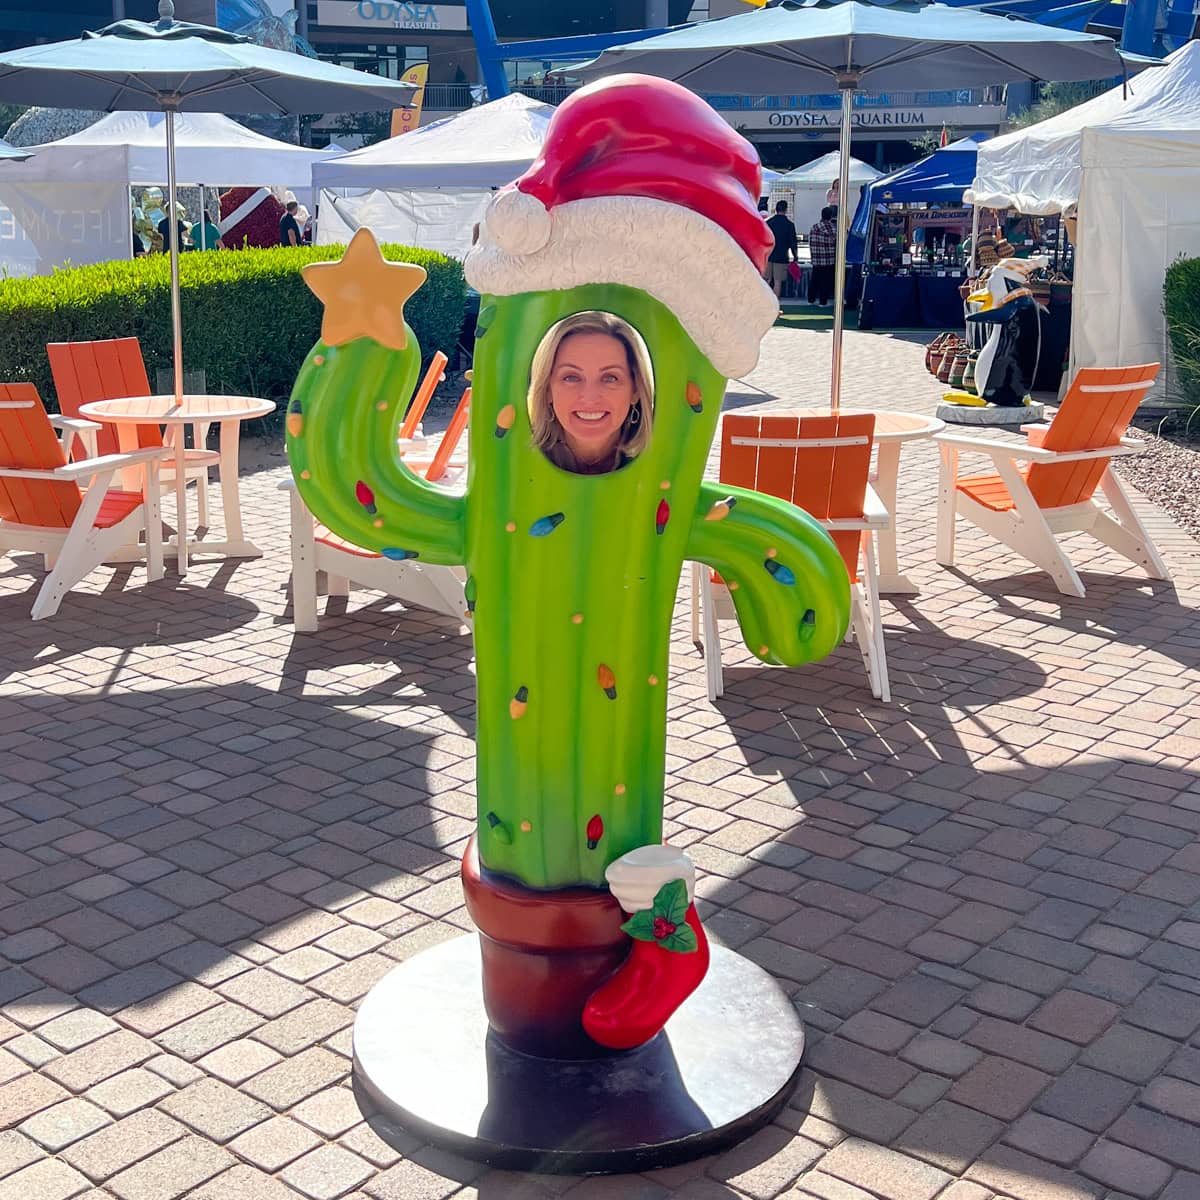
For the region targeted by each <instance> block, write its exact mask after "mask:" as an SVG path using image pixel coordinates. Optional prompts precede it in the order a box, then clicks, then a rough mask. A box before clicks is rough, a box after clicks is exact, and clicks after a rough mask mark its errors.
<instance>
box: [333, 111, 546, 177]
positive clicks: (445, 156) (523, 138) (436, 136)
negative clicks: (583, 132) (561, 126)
mask: <svg viewBox="0 0 1200 1200" xmlns="http://www.w3.org/2000/svg"><path fill="white" fill-rule="evenodd" d="M553 114H554V108H553V106H552V105H549V104H542V103H539V102H538V101H537V100H531V99H529V97H528V96H522V95H511V96H505V97H503V98H502V99H500V100H493V101H491V103H490V104H481V105H479V106H478V107H477V108H468V109H467V110H466V111H465V112H461V113H459V114H457V115H456V116H453V117H446V118H445V119H444V120H441V121H435V122H434V123H433V124H432V125H424V126H422V127H421V128H420V129H415V130H413V132H412V133H406V134H404V136H403V137H394V138H388V139H387V140H386V141H382V142H378V143H377V144H376V145H374V146H367V147H366V148H365V149H362V150H355V151H353V152H352V153H350V154H346V155H343V156H342V157H341V158H339V159H338V160H337V161H336V162H328V163H324V164H321V165H318V166H317V167H315V168H314V170H313V185H314V186H315V187H318V188H446V189H448V190H451V191H462V190H468V189H490V188H498V187H503V186H504V185H505V184H507V183H511V182H512V181H513V180H514V179H516V177H517V176H518V175H521V174H523V173H524V172H525V171H526V170H527V169H528V168H529V166H530V164H531V163H532V162H533V160H534V159H535V158H537V156H538V155H539V154H540V153H541V150H542V143H543V142H544V141H545V139H546V127H547V125H549V123H550V118H551V116H553Z"/></svg>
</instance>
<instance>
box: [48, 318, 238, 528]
mask: <svg viewBox="0 0 1200 1200" xmlns="http://www.w3.org/2000/svg"><path fill="white" fill-rule="evenodd" d="M46 354H47V356H48V357H49V359H50V373H51V374H52V375H53V376H54V390H55V391H56V392H57V393H58V405H59V407H60V408H61V409H62V411H63V413H64V414H66V415H67V416H68V417H78V416H79V406H80V405H81V404H89V403H91V401H93V400H115V399H117V398H118V397H121V396H149V395H150V394H151V391H150V380H149V378H148V376H147V375H146V364H145V362H144V361H143V360H142V348H141V345H140V343H139V342H138V340H137V338H133V337H127V338H109V339H106V340H105V341H99V342H50V343H49V344H48V345H47V346H46ZM207 436H208V425H207V424H206V423H198V424H196V425H194V426H193V427H192V443H193V445H194V446H195V447H196V448H195V449H193V450H188V451H186V453H185V455H184V460H185V463H186V474H187V478H188V481H189V482H192V481H194V482H195V484H196V505H197V516H198V518H199V521H200V524H201V525H207V524H208V468H209V467H212V466H217V465H219V464H220V461H221V456H220V454H219V453H218V452H217V451H215V450H206V449H204V448H203V447H204V444H205V440H206V439H207ZM171 437H174V431H172V433H171V434H169V435H168V441H167V442H166V443H165V444H167V445H171V444H172V443H171V441H170V438H171ZM137 439H138V446H139V448H151V447H155V446H162V445H164V442H163V437H162V434H161V433H160V432H159V431H158V430H157V429H156V428H155V427H154V426H153V425H139V426H138V427H137ZM67 440H68V442H69V441H70V440H71V439H69V438H68V439H67ZM80 440H81V441H82V442H83V444H84V452H85V453H86V454H89V455H95V454H96V453H100V454H116V453H117V452H118V451H119V450H120V444H119V442H118V440H117V430H116V427H115V426H112V425H101V426H100V428H99V429H98V431H97V432H96V434H95V438H94V440H92V438H91V437H90V435H88V434H80ZM72 457H73V455H72ZM160 476H161V479H162V482H163V484H164V485H169V484H173V483H174V481H175V463H174V461H173V459H167V460H165V461H164V464H163V466H162V468H161V470H160ZM179 523H180V525H183V524H184V520H183V517H182V515H181V516H180V518H179Z"/></svg>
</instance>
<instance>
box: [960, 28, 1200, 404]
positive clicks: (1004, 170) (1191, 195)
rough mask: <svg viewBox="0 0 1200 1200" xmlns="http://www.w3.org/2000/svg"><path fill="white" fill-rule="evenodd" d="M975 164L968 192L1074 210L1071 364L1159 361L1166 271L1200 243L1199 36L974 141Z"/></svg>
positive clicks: (1026, 205) (984, 202)
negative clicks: (1161, 58) (1110, 83)
mask: <svg viewBox="0 0 1200 1200" xmlns="http://www.w3.org/2000/svg"><path fill="white" fill-rule="evenodd" d="M975 170H976V174H975V181H974V184H973V185H972V187H971V188H970V189H969V190H968V191H967V193H966V197H965V199H966V200H967V202H968V203H970V204H975V205H976V206H978V207H981V208H1015V209H1017V210H1019V211H1020V212H1025V213H1032V214H1043V213H1058V212H1061V213H1065V214H1066V215H1067V216H1068V217H1069V216H1071V215H1075V216H1076V218H1077V226H1076V239H1075V286H1074V289H1073V296H1072V312H1071V367H1072V369H1073V370H1074V369H1076V368H1078V367H1089V366H1101V367H1110V366H1130V365H1133V364H1136V363H1144V362H1162V363H1164V365H1165V364H1166V363H1167V361H1168V358H1167V336H1166V325H1165V322H1164V320H1163V314H1162V289H1163V277H1164V275H1165V273H1166V269H1167V267H1168V266H1169V265H1170V264H1171V262H1172V261H1173V260H1174V259H1175V258H1177V257H1178V256H1179V255H1180V254H1187V255H1200V42H1189V43H1188V44H1187V45H1186V46H1184V47H1182V48H1181V49H1179V50H1177V51H1175V53H1173V54H1171V55H1170V56H1169V57H1168V58H1167V60H1166V65H1165V66H1162V67H1155V68H1152V69H1150V70H1147V71H1143V72H1142V73H1141V74H1139V75H1137V76H1136V77H1135V78H1134V79H1132V80H1131V81H1130V82H1129V83H1128V84H1127V85H1125V86H1124V87H1122V86H1120V85H1119V86H1117V87H1115V88H1113V89H1112V90H1111V91H1109V92H1105V93H1104V94H1103V95H1102V96H1097V97H1096V98H1095V99H1093V100H1089V101H1087V103H1085V104H1080V105H1078V106H1077V107H1076V108H1072V109H1069V110H1068V111H1067V112H1064V113H1060V114H1059V115H1058V116H1055V117H1051V118H1050V119H1049V120H1048V121H1042V122H1041V123H1040V124H1037V125H1032V126H1030V127H1029V128H1027V129H1021V130H1018V131H1016V132H1015V133H1010V134H1005V135H1004V136H1003V137H998V138H993V139H992V140H991V141H988V142H983V143H982V144H981V145H980V147H979V158H978V163H977V166H976V169H975ZM1159 383H1160V385H1161V384H1162V383H1163V375H1162V374H1160V376H1159Z"/></svg>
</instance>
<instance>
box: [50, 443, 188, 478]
mask: <svg viewBox="0 0 1200 1200" xmlns="http://www.w3.org/2000/svg"><path fill="white" fill-rule="evenodd" d="M170 453H171V452H170V451H169V450H167V449H166V448H165V447H162V446H148V447H147V448H146V449H144V450H128V451H124V452H122V453H121V454H104V455H101V456H100V457H99V458H85V459H84V460H83V461H82V462H77V463H69V464H68V465H67V466H65V467H58V468H57V469H56V470H55V471H53V472H52V474H53V475H54V477H55V478H56V479H86V478H89V477H90V476H92V475H99V474H101V473H103V472H105V471H110V472H111V471H121V470H124V468H125V467H136V466H139V465H141V464H142V463H152V462H161V461H162V460H163V459H166V458H168V457H170Z"/></svg>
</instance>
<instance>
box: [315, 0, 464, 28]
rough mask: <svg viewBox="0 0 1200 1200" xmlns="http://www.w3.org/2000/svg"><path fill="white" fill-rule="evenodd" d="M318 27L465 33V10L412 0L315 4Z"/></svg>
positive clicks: (348, 0)
mask: <svg viewBox="0 0 1200 1200" xmlns="http://www.w3.org/2000/svg"><path fill="white" fill-rule="evenodd" d="M317 23H318V24H319V25H341V26H343V27H349V28H352V29H413V30H426V31H432V32H442V31H446V30H449V31H455V30H465V29H466V28H467V10H466V9H465V8H458V7H452V6H450V5H447V4H418V3H414V2H413V0H317Z"/></svg>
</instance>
